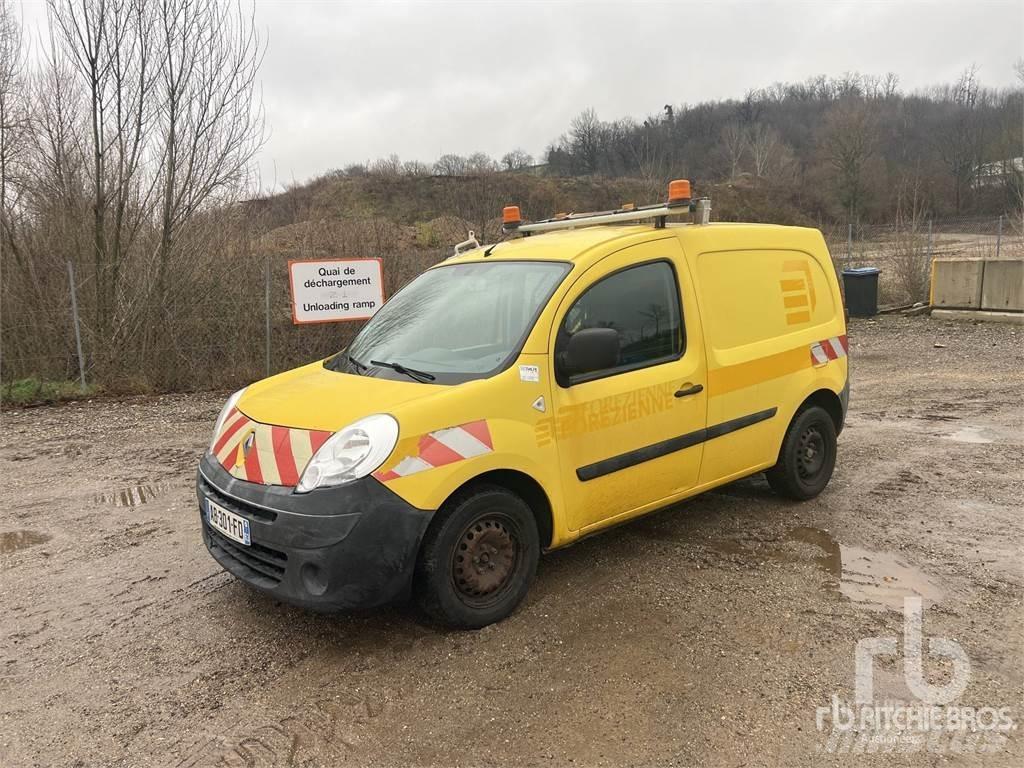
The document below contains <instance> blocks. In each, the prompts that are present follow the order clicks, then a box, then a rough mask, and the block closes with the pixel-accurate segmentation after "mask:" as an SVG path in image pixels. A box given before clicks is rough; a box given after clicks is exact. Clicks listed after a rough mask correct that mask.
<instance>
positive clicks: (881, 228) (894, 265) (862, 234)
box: [824, 216, 1024, 305]
mask: <svg viewBox="0 0 1024 768" xmlns="http://www.w3.org/2000/svg"><path fill="white" fill-rule="evenodd" d="M824 235H825V241H826V243H827V244H828V248H829V252H830V253H831V254H832V260H833V261H834V262H835V264H836V267H837V269H840V270H841V269H849V268H855V267H877V268H878V269H880V270H881V274H880V276H879V294H880V295H879V301H880V302H881V303H882V304H883V305H901V304H905V303H913V302H917V301H926V300H927V299H928V285H929V280H930V275H931V262H932V261H933V260H934V259H949V258H961V259H963V258H966V259H1003V258H1020V257H1021V256H1024V226H1022V222H1021V219H1020V218H1018V217H1008V216H985V217H967V216H963V217H956V218H944V219H930V218H923V217H922V218H919V219H917V220H912V221H904V222H896V223H890V224H862V223H858V224H847V225H845V226H843V225H837V226H834V227H831V228H828V229H826V230H825V231H824Z"/></svg>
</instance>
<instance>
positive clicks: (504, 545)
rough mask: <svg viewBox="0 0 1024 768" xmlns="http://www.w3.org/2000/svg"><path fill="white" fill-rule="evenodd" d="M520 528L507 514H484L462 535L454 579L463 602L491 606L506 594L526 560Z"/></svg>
mask: <svg viewBox="0 0 1024 768" xmlns="http://www.w3.org/2000/svg"><path fill="white" fill-rule="evenodd" d="M521 549H522V548H521V546H520V536H519V528H518V526H517V525H516V524H515V522H514V521H513V520H512V519H511V518H509V517H508V516H506V515H504V514H498V513H492V514H486V515H481V516H480V517H478V518H477V519H476V520H474V521H473V522H472V523H470V524H469V525H468V526H466V528H465V530H463V531H462V533H461V534H460V535H459V538H458V540H457V543H456V545H455V551H454V553H453V554H452V562H451V569H450V573H451V581H452V586H453V587H454V588H455V592H456V594H457V595H458V596H459V599H460V600H462V602H463V603H465V604H466V605H469V606H471V607H474V608H486V607H488V606H491V605H493V604H495V603H497V602H498V601H500V600H501V598H502V597H503V596H504V595H505V594H506V592H507V591H508V588H509V586H510V585H511V584H512V583H513V581H514V579H513V577H514V575H515V573H516V572H517V571H518V570H519V564H520V562H521V560H522V553H521Z"/></svg>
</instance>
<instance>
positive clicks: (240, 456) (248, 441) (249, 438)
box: [235, 430, 256, 467]
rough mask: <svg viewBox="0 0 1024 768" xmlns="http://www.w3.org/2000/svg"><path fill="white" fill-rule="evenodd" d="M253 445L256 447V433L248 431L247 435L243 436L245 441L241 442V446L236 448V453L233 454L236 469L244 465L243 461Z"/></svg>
mask: <svg viewBox="0 0 1024 768" xmlns="http://www.w3.org/2000/svg"><path fill="white" fill-rule="evenodd" d="M254 445H256V431H255V430H249V434H248V435H246V436H245V439H244V440H242V443H241V445H240V446H239V447H238V448H239V450H238V453H236V454H235V466H236V467H240V466H242V465H243V464H244V463H245V459H246V457H247V456H248V455H249V451H251V450H252V447H253V446H254Z"/></svg>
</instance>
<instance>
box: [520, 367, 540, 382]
mask: <svg viewBox="0 0 1024 768" xmlns="http://www.w3.org/2000/svg"><path fill="white" fill-rule="evenodd" d="M519 380H520V381H531V382H535V381H540V366H539V365H520V366H519Z"/></svg>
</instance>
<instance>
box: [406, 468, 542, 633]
mask: <svg viewBox="0 0 1024 768" xmlns="http://www.w3.org/2000/svg"><path fill="white" fill-rule="evenodd" d="M539 558H540V537H539V536H538V534H537V524H536V522H535V520H534V517H533V513H532V512H531V511H530V508H529V506H527V504H526V502H524V501H523V500H522V499H521V498H519V497H518V496H516V495H515V494H513V493H511V492H509V491H507V490H505V489H504V488H498V487H496V486H479V487H477V488H473V489H471V490H469V491H468V492H467V493H465V494H461V495H460V496H458V497H455V498H453V499H451V500H449V501H448V502H447V503H446V504H445V505H444V506H443V507H442V508H441V509H440V510H439V511H438V513H437V517H436V518H435V519H434V520H433V522H432V523H431V525H430V529H429V530H428V531H427V535H426V537H425V538H424V541H423V547H422V549H421V551H420V558H419V562H418V563H417V566H416V582H415V594H416V598H417V602H418V603H419V604H420V606H421V607H422V608H423V610H424V611H425V612H426V613H427V614H428V615H430V616H431V617H432V618H434V619H436V620H437V621H439V622H441V623H442V624H445V625H447V626H449V627H453V628H457V629H479V628H480V627H484V626H487V625H488V624H493V623H494V622H496V621H501V620H502V619H504V618H505V617H506V616H508V615H509V614H510V613H512V611H513V610H515V608H516V606H517V605H519V603H520V602H521V601H522V599H523V597H525V596H526V592H527V590H529V588H530V584H531V583H532V582H533V577H534V575H535V574H536V572H537V560H538V559H539Z"/></svg>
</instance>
